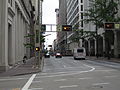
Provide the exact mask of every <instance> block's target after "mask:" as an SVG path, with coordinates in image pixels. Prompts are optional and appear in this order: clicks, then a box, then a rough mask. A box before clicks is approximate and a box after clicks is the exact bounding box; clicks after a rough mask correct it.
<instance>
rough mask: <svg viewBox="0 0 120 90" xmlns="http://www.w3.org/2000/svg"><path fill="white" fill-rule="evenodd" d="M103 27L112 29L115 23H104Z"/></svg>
mask: <svg viewBox="0 0 120 90" xmlns="http://www.w3.org/2000/svg"><path fill="white" fill-rule="evenodd" d="M104 28H105V29H114V28H115V25H114V23H105V24H104Z"/></svg>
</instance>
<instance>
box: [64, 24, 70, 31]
mask: <svg viewBox="0 0 120 90" xmlns="http://www.w3.org/2000/svg"><path fill="white" fill-rule="evenodd" d="M62 31H72V26H71V25H62Z"/></svg>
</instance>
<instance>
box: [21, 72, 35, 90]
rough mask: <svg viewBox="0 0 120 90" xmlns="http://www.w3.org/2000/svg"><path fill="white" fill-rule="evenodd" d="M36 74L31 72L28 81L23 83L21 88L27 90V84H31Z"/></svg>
mask: <svg viewBox="0 0 120 90" xmlns="http://www.w3.org/2000/svg"><path fill="white" fill-rule="evenodd" d="M35 76H36V74H33V75H32V76H31V77H30V79H29V80H28V82H27V83H26V84H25V85H24V87H23V88H22V89H21V90H28V88H29V86H30V85H31V83H32V81H33V79H34V78H35Z"/></svg>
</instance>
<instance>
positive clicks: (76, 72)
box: [37, 65, 95, 78]
mask: <svg viewBox="0 0 120 90" xmlns="http://www.w3.org/2000/svg"><path fill="white" fill-rule="evenodd" d="M86 66H87V67H89V68H91V69H90V70H86V71H79V72H78V71H75V72H70V73H65V74H59V75H50V76H40V77H37V78H52V77H57V76H67V75H76V74H81V73H87V72H92V71H94V70H95V68H94V67H92V66H88V65H86Z"/></svg>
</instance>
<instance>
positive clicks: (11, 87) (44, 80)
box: [0, 57, 120, 90]
mask: <svg viewBox="0 0 120 90" xmlns="http://www.w3.org/2000/svg"><path fill="white" fill-rule="evenodd" d="M119 86H120V64H119V63H113V62H107V61H97V60H73V57H63V58H55V57H51V58H45V62H44V68H43V72H41V73H37V74H33V75H26V76H17V77H4V78H0V90H120V87H119Z"/></svg>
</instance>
